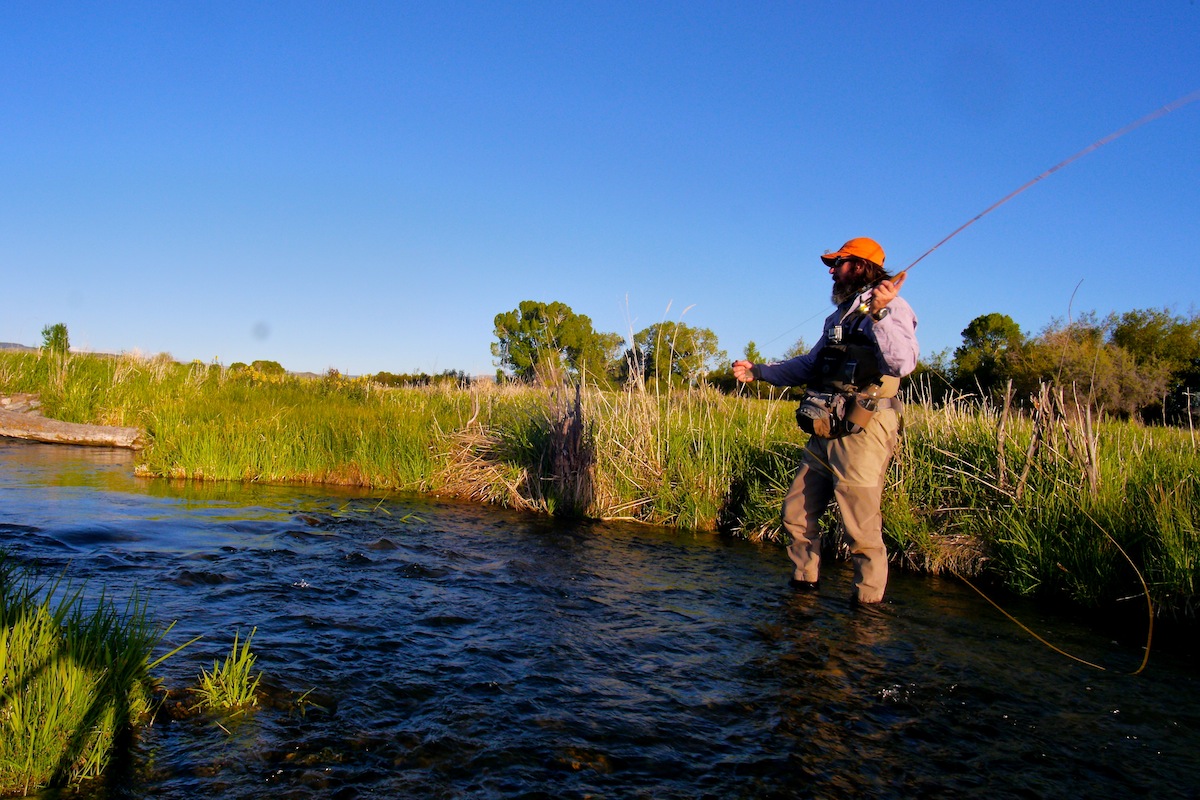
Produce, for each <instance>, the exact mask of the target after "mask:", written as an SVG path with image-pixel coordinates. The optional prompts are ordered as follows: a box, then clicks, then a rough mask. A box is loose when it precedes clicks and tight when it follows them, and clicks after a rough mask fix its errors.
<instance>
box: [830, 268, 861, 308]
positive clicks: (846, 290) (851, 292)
mask: <svg viewBox="0 0 1200 800" xmlns="http://www.w3.org/2000/svg"><path fill="white" fill-rule="evenodd" d="M866 270H867V265H866V264H864V263H863V262H862V260H861V259H857V258H845V257H844V258H839V259H837V260H835V261H834V262H833V264H832V265H831V266H830V267H829V274H830V276H832V277H833V293H832V294H831V295H830V299H832V300H833V303H834V305H841V304H842V303H844V302H845V301H847V300H849V299H850V298H852V297H854V296H855V295H856V294H858V290H859V289H861V288H863V283H864V275H865V274H866Z"/></svg>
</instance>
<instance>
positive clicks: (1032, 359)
mask: <svg viewBox="0 0 1200 800" xmlns="http://www.w3.org/2000/svg"><path fill="white" fill-rule="evenodd" d="M495 336H496V340H495V342H493V344H492V355H493V356H495V358H496V359H497V363H498V365H499V367H500V369H499V370H497V380H499V381H506V380H509V381H520V382H524V383H539V384H558V383H561V382H562V381H564V380H572V381H580V380H582V381H586V382H588V383H598V384H601V385H609V386H617V385H624V386H628V385H634V386H645V385H646V384H647V383H654V382H660V383H661V382H667V383H670V384H673V385H696V384H700V383H704V384H708V385H711V386H714V387H716V388H718V389H720V390H722V391H725V392H734V391H745V390H746V389H745V387H739V386H738V384H737V381H736V380H734V378H733V373H732V371H731V370H730V364H729V357H728V355H727V354H726V353H725V351H724V350H722V349H721V348H720V344H719V342H718V339H717V335H716V334H715V333H713V332H712V331H711V330H710V329H708V328H700V327H693V326H690V325H685V324H684V323H682V322H659V323H655V324H654V325H651V326H649V327H646V328H643V329H642V330H640V331H638V332H637V333H635V334H633V340H632V341H631V342H627V341H626V340H625V339H624V338H623V337H621V336H620V335H619V334H616V333H605V332H600V331H597V330H596V329H595V327H594V326H593V324H592V321H591V319H590V318H589V317H588V316H586V315H584V314H576V313H575V312H574V311H572V310H571V308H570V306H567V305H566V304H564V303H560V302H549V303H544V302H539V301H535V300H526V301H523V302H521V303H520V304H519V305H518V307H517V308H515V309H513V310H511V311H506V312H504V313H501V314H497V315H496V318H495ZM807 351H808V347H807V345H806V344H805V342H804V340H803V339H801V340H799V341H797V342H796V343H795V345H793V346H792V347H791V348H789V349H788V350H787V351H786V352H785V353H784V354H783V355H782V356H781V359H786V358H791V357H793V356H797V355H801V354H803V353H805V352H807ZM744 353H745V357H746V358H747V359H749V360H750V361H753V362H755V363H761V362H766V361H768V360H770V359H767V358H764V357H763V355H762V354H761V353H760V352H759V350H758V347H757V346H756V345H755V343H754V342H749V343H748V344H747V345H746V348H745V351H744ZM914 381H919V382H920V383H921V385H922V386H923V387H924V388H923V391H925V392H927V393H928V394H929V395H931V398H932V399H933V400H934V401H935V402H939V401H942V400H944V399H945V398H946V397H947V396H948V395H949V394H951V393H953V394H955V395H956V396H959V397H961V396H963V395H967V396H976V397H980V398H988V399H992V400H997V401H999V400H1001V399H1002V398H1003V396H1004V394H1005V393H1006V392H1008V391H1009V390H1010V387H1011V391H1012V394H1013V397H1014V398H1016V399H1017V401H1018V402H1020V400H1021V399H1022V398H1029V397H1032V396H1034V395H1036V394H1037V393H1038V390H1039V387H1040V386H1041V384H1043V383H1053V384H1056V385H1058V386H1063V387H1071V388H1073V390H1074V392H1075V394H1076V395H1077V397H1078V399H1079V401H1080V402H1081V403H1084V404H1087V405H1089V406H1090V407H1091V408H1092V409H1093V410H1095V411H1097V412H1099V413H1105V414H1110V415H1115V416H1118V417H1123V418H1139V419H1141V420H1143V421H1146V422H1154V423H1164V422H1165V423H1172V424H1180V423H1182V424H1189V419H1188V414H1189V411H1191V413H1192V414H1193V416H1195V417H1198V418H1200V415H1197V412H1198V411H1200V399H1198V397H1197V395H1200V314H1198V313H1197V312H1195V311H1192V312H1190V313H1189V314H1187V315H1181V314H1173V313H1171V312H1170V311H1168V310H1166V309H1163V310H1156V309H1139V310H1134V311H1127V312H1125V313H1122V314H1116V313H1114V314H1110V315H1109V316H1107V317H1104V318H1100V317H1098V316H1097V315H1096V314H1095V313H1094V312H1092V313H1088V314H1084V315H1083V316H1081V317H1079V318H1078V319H1076V320H1072V321H1067V322H1064V321H1062V320H1054V321H1052V322H1051V323H1050V324H1049V325H1047V326H1046V327H1045V328H1044V329H1043V330H1042V331H1041V332H1040V333H1038V334H1037V335H1033V336H1030V335H1026V334H1025V333H1024V332H1022V330H1021V328H1020V326H1019V325H1017V323H1016V322H1014V321H1013V319H1012V318H1011V317H1009V316H1008V315H1007V314H1001V313H990V314H984V315H981V316H979V317H976V318H975V319H973V320H971V322H970V324H968V325H967V327H966V328H964V329H963V331H962V344H961V345H960V346H959V347H957V348H956V349H954V350H953V351H950V350H945V351H942V352H940V353H937V354H935V355H933V356H932V357H931V358H929V359H926V360H923V361H922V363H921V365H920V366H918V368H917V371H916V372H915V373H914V374H913V376H911V377H910V379H909V382H910V384H911V383H912V382H914Z"/></svg>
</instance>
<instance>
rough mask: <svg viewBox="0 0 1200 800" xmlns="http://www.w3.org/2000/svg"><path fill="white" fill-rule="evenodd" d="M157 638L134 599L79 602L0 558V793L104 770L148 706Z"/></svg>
mask: <svg viewBox="0 0 1200 800" xmlns="http://www.w3.org/2000/svg"><path fill="white" fill-rule="evenodd" d="M161 636H162V632H161V631H159V630H158V629H157V628H156V627H155V626H153V625H151V624H150V622H149V621H148V619H147V616H146V608H145V605H144V603H141V602H139V601H138V600H137V599H136V598H135V599H133V600H131V601H130V603H129V604H128V606H127V607H126V608H125V610H124V611H123V612H122V611H118V610H117V609H116V608H115V607H114V606H113V604H112V603H111V602H110V601H109V600H108V599H107V598H105V597H103V596H102V597H100V598H99V599H98V600H97V601H96V602H94V603H90V604H89V603H85V602H84V600H83V597H82V592H81V590H78V589H72V588H71V587H70V586H65V585H63V584H61V583H49V584H48V583H39V582H37V581H35V580H34V579H32V578H31V577H30V576H28V575H26V574H23V573H18V572H17V571H16V570H15V569H13V568H11V567H10V566H9V565H7V564H5V563H4V562H3V561H2V560H0V795H12V794H28V793H29V792H31V791H33V790H36V789H39V788H42V787H46V786H51V785H63V784H68V783H77V782H79V781H82V780H85V779H88V778H94V777H96V776H98V775H100V774H101V773H102V772H103V771H104V769H105V767H106V766H107V765H108V764H109V762H110V761H111V760H112V758H113V757H114V754H115V753H117V752H118V751H119V749H120V747H121V743H122V739H123V737H126V736H127V735H128V733H129V731H130V726H131V725H132V724H133V723H134V722H135V721H136V720H137V719H138V718H139V717H140V716H142V715H143V714H144V713H145V712H146V710H147V708H148V703H149V698H150V694H151V691H152V690H153V686H154V681H153V679H152V678H151V676H150V670H151V669H152V668H153V666H154V664H156V663H157V662H151V661H150V653H151V651H152V650H153V649H154V647H155V646H156V645H157V644H158V642H159V641H160V639H161Z"/></svg>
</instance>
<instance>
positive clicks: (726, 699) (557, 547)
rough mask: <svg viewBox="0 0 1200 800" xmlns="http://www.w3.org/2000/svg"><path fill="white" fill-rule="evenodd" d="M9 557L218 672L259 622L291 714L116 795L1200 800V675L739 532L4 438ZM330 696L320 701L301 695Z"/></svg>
mask: <svg viewBox="0 0 1200 800" xmlns="http://www.w3.org/2000/svg"><path fill="white" fill-rule="evenodd" d="M0 548H2V549H5V550H7V551H8V553H9V554H10V556H11V557H13V558H14V559H15V560H16V561H18V562H20V563H22V564H26V565H30V566H34V567H36V568H37V570H38V571H39V573H40V574H42V575H50V576H53V575H58V574H61V573H63V572H65V573H66V574H67V575H69V576H70V577H71V578H73V579H78V580H86V581H88V590H89V591H96V590H98V589H99V588H100V587H101V586H103V587H104V588H105V589H106V590H107V591H108V592H109V593H110V594H111V595H113V596H115V597H117V598H125V597H128V596H129V594H130V592H131V591H132V590H133V588H134V587H135V586H136V587H138V588H139V589H140V590H142V591H143V592H146V593H147V596H148V597H149V599H150V603H149V608H150V612H151V614H152V616H153V617H154V618H155V619H156V620H157V621H159V622H161V623H163V624H166V623H169V622H171V621H172V620H178V625H177V626H176V628H175V630H174V631H173V632H172V633H171V635H170V640H171V641H172V642H174V643H179V642H182V641H185V640H186V639H188V638H190V637H191V636H193V635H195V634H204V637H205V638H204V639H203V640H202V641H201V642H200V643H197V644H196V645H193V646H192V647H191V648H190V649H189V650H187V651H185V652H184V653H181V654H179V655H177V656H175V657H173V658H172V659H171V660H170V661H168V662H167V664H166V665H165V666H164V668H163V670H162V673H161V674H162V675H163V677H164V678H165V680H166V682H167V684H168V685H169V686H176V687H183V686H186V685H189V684H194V682H195V676H196V675H197V674H198V673H199V671H200V668H201V667H206V668H210V667H211V665H212V662H213V660H214V659H216V658H223V657H224V655H225V654H226V653H227V652H228V649H229V647H230V645H231V643H232V638H233V633H234V631H235V630H241V632H242V634H243V636H244V635H245V634H246V633H247V632H249V630H250V628H251V627H255V626H256V627H257V634H256V635H255V636H254V640H253V644H254V650H255V652H256V653H257V654H258V657H259V662H258V666H259V667H260V669H261V670H262V671H263V672H264V673H265V675H266V676H267V677H266V681H267V682H269V684H270V686H271V692H272V696H273V697H274V698H275V702H273V703H269V704H267V705H266V706H264V707H263V708H260V709H259V710H257V711H255V712H254V713H252V714H250V715H247V716H245V717H244V718H241V719H239V720H234V721H225V722H223V725H224V727H225V729H224V730H223V729H222V728H221V727H218V725H217V724H216V720H213V719H211V718H199V719H188V720H182V721H175V722H167V721H160V722H158V723H156V724H155V725H153V726H152V727H150V728H149V729H147V730H145V731H144V732H143V733H142V735H141V737H140V740H139V742H138V745H137V749H136V752H135V754H134V755H135V758H134V763H133V764H132V766H130V767H129V769H128V770H127V771H126V772H124V773H122V774H120V775H119V776H118V779H117V780H114V781H110V782H109V784H108V785H104V784H101V785H95V786H91V787H89V788H88V789H86V790H85V791H84V792H83V795H82V796H84V797H87V798H116V797H156V798H193V797H227V798H240V797H246V798H249V797H261V796H270V797H273V798H290V797H297V798H325V797H333V798H340V797H359V796H365V797H397V798H406V797H414V798H415V797H422V798H423V797H429V798H460V797H461V798H467V797H470V798H475V797H564V798H583V797H605V798H629V797H646V798H650V797H653V798H693V797H712V798H756V797H763V798H766V797H829V798H841V797H958V796H965V795H967V794H968V793H970V794H976V793H980V794H984V795H986V796H988V797H1029V798H1040V797H1068V796H1069V797H1081V796H1082V797H1130V796H1137V795H1143V794H1145V795H1153V796H1155V797H1192V796H1197V793H1198V789H1197V787H1200V692H1198V691H1197V689H1200V685H1198V682H1197V670H1196V667H1195V665H1194V664H1192V663H1189V662H1188V661H1187V660H1185V659H1184V658H1182V657H1181V656H1179V655H1178V654H1173V653H1170V652H1166V653H1163V654H1162V655H1161V656H1160V655H1159V654H1157V653H1155V654H1154V656H1153V657H1152V660H1151V663H1150V666H1149V668H1148V669H1147V670H1146V672H1144V673H1143V674H1142V675H1140V676H1137V677H1129V676H1127V675H1122V674H1120V673H1121V672H1122V671H1124V672H1128V671H1129V670H1131V669H1133V668H1134V667H1136V666H1137V664H1138V663H1139V661H1140V659H1141V653H1140V651H1139V649H1138V647H1137V646H1136V645H1130V644H1128V643H1121V644H1117V643H1114V642H1112V641H1110V639H1109V638H1108V637H1106V636H1103V635H1100V634H1098V633H1096V632H1095V631H1090V630H1088V629H1086V628H1084V627H1081V626H1077V625H1075V624H1073V623H1072V622H1070V621H1068V620H1063V619H1054V618H1048V617H1046V616H1045V615H1044V614H1040V613H1039V612H1038V610H1037V609H1035V608H1033V607H1031V606H1024V605H1015V606H1010V609H1011V610H1013V611H1016V612H1017V613H1018V614H1019V615H1023V616H1024V617H1025V619H1026V621H1027V622H1028V623H1031V624H1032V626H1033V627H1034V628H1035V629H1036V630H1038V632H1039V633H1041V634H1042V635H1045V636H1047V637H1048V638H1051V639H1052V640H1053V641H1054V642H1055V643H1056V644H1058V645H1059V646H1062V647H1064V648H1066V649H1068V650H1071V651H1072V652H1075V653H1076V654H1078V655H1080V656H1081V657H1084V658H1087V659H1088V660H1090V661H1095V662H1098V663H1102V664H1106V665H1109V666H1111V667H1113V668H1114V670H1112V671H1108V672H1099V671H1096V670H1092V669H1089V668H1087V667H1084V666H1081V665H1079V664H1076V663H1074V662H1072V661H1069V660H1068V659H1066V658H1063V657H1062V656H1060V655H1057V654H1055V653H1054V652H1052V651H1051V650H1049V649H1048V648H1046V647H1044V646H1043V645H1041V644H1039V643H1038V642H1036V641H1035V640H1034V639H1032V638H1031V637H1030V636H1029V635H1027V634H1025V633H1023V632H1022V631H1021V630H1020V629H1019V628H1017V627H1016V626H1014V625H1013V624H1012V623H1010V622H1008V621H1007V620H1005V619H1004V618H1003V617H1002V616H1000V615H999V614H998V613H996V612H995V611H994V610H993V609H992V608H991V607H990V606H988V605H987V604H986V603H985V602H984V601H983V600H981V599H979V598H978V596H976V595H974V594H973V593H972V592H971V591H970V590H969V589H967V588H966V587H963V586H961V585H958V584H957V583H955V582H951V581H943V580H934V579H928V578H920V577H915V576H911V575H904V574H898V575H894V577H893V581H892V584H891V587H890V598H889V602H888V603H886V604H885V605H884V606H883V607H882V608H881V609H879V610H855V609H852V608H851V607H850V606H849V605H848V603H847V602H846V599H845V598H846V597H847V596H848V595H849V583H848V580H847V578H848V574H847V569H848V568H847V567H846V566H844V565H835V567H833V568H831V570H830V572H829V574H828V575H827V576H826V579H825V584H824V585H823V587H822V591H821V593H820V594H819V595H817V596H813V595H793V594H791V593H790V592H789V591H788V590H787V589H786V588H785V585H784V580H785V577H786V568H785V564H786V558H785V556H784V554H783V552H782V551H781V550H779V549H778V548H776V547H774V546H756V545H753V544H749V543H746V542H741V541H732V540H729V539H726V538H722V537H717V536H711V535H707V534H693V533H688V532H674V531H668V530H662V529H656V528H647V527H639V526H633V525H619V524H590V523H585V524H578V523H563V522H556V521H552V520H547V519H542V518H538V517H532V516H525V515H519V514H514V513H507V512H503V511H497V510H495V509H485V508H478V507H474V506H469V505H460V504H453V503H447V502H439V501H436V500H429V499H425V498H412V497H399V498H397V497H393V498H380V497H368V496H365V495H355V494H351V493H336V492H332V491H330V490H307V489H295V488H270V487H251V488H243V487H241V486H211V485H209V486H195V485H180V484H172V483H168V482H165V481H148V480H141V479H136V478H134V477H132V466H131V461H130V458H129V456H127V455H125V454H123V453H119V452H115V451H107V450H89V449H84V448H72V447H61V446H60V447H55V446H49V445H34V444H28V443H22V442H16V441H13V440H6V439H0ZM308 690H312V694H311V695H309V698H310V699H316V700H317V701H319V702H320V703H321V704H323V705H324V706H326V707H327V708H326V709H325V710H322V709H320V708H317V707H314V706H308V707H307V708H306V712H305V713H303V714H301V713H299V712H298V710H297V708H296V706H295V705H294V704H290V702H289V698H295V697H296V696H297V695H299V694H301V693H303V692H306V691H308Z"/></svg>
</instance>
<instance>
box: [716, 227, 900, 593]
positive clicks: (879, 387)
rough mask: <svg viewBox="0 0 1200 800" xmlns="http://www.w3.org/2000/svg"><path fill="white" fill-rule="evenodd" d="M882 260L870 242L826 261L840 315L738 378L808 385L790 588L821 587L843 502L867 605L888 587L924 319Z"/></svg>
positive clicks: (789, 524)
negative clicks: (795, 349) (832, 511)
mask: <svg viewBox="0 0 1200 800" xmlns="http://www.w3.org/2000/svg"><path fill="white" fill-rule="evenodd" d="M883 258H884V256H883V248H882V247H880V246H879V244H878V243H877V242H875V241H874V240H873V239H867V238H865V237H864V238H858V239H851V240H850V241H848V242H846V243H845V244H844V245H842V247H841V248H840V249H839V250H838V251H837V252H836V253H827V254H825V255H823V256H821V260H822V261H823V262H825V265H826V266H827V267H829V274H830V275H831V276H832V277H833V302H834V304H835V305H836V306H837V310H835V311H834V312H833V313H832V314H830V315H829V317H828V318H826V320H825V328H824V330H823V331H822V333H821V338H819V339H818V340H817V344H816V346H815V347H813V349H812V350H811V351H810V352H809V353H807V354H806V355H802V356H797V357H796V358H792V359H789V360H787V361H783V362H780V363H777V364H752V363H751V362H749V361H736V362H734V365H733V374H734V375H735V376H736V377H737V379H738V380H739V381H743V382H745V383H749V382H750V381H753V380H763V381H766V382H767V383H770V384H773V385H775V386H801V385H803V386H805V388H806V391H805V396H804V400H803V402H802V403H801V405H800V408H799V409H798V410H797V412H796V419H797V421H798V422H799V423H800V427H801V428H803V429H804V430H805V431H807V432H808V433H809V434H811V435H810V437H809V440H808V444H807V446H806V447H805V448H804V454H803V456H802V457H801V460H800V470H799V471H798V472H797V473H796V478H795V480H793V481H792V487H791V489H790V490H788V494H787V497H785V498H784V500H783V526H784V528H786V529H787V531H788V533H790V534H791V536H792V543H791V545H790V546H789V547H788V556H789V557H791V559H792V562H793V564H794V565H795V569H794V571H793V574H792V579H791V586H792V587H793V588H796V589H800V590H813V589H816V588H817V580H818V578H819V576H820V565H821V528H820V525H819V523H820V519H821V515H822V514H823V513H824V512H825V509H826V508H828V506H829V501H830V500H831V499H836V500H837V504H838V508H839V509H840V510H841V512H842V520H843V522H844V523H845V528H846V534H847V537H848V538H849V540H850V553H851V556H852V558H853V560H854V594H853V597H852V599H853V600H856V601H857V602H859V603H878V602H880V601H882V600H883V592H884V589H885V587H886V586H887V573H888V566H887V550H886V549H885V548H884V545H883V516H882V515H881V513H880V510H879V507H880V501H881V500H882V497H883V484H884V480H885V477H886V475H887V468H888V463H889V462H890V461H891V459H892V455H893V453H894V452H895V450H896V443H897V440H898V438H899V429H900V414H901V411H902V410H903V409H902V406H901V403H900V400H899V399H898V398H897V397H896V396H895V395H896V390H897V389H898V388H899V385H900V378H902V377H903V376H905V375H907V374H909V373H910V372H912V371H913V369H914V368H915V367H916V366H917V336H916V328H917V317H916V314H914V313H913V310H912V307H911V306H910V305H909V304H908V302H907V301H905V300H904V299H903V298H901V297H899V293H900V287H901V286H902V285H903V284H904V280H905V278H906V277H907V273H905V272H902V273H900V275H898V276H896V277H895V278H893V277H892V276H891V275H890V274H888V272H887V271H886V270H884V268H883Z"/></svg>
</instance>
